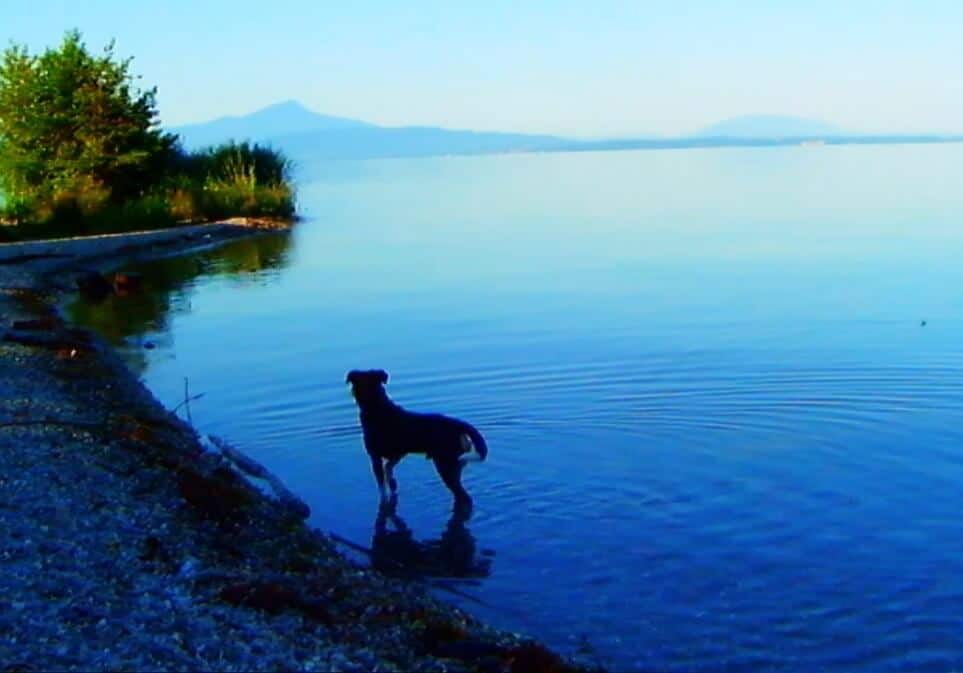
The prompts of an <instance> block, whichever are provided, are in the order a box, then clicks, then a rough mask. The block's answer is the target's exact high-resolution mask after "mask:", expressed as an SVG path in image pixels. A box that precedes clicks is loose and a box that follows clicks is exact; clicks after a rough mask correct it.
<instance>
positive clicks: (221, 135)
mask: <svg viewBox="0 0 963 673" xmlns="http://www.w3.org/2000/svg"><path fill="white" fill-rule="evenodd" d="M371 126H372V125H371V124H368V123H367V122H363V121H360V120H357V119H348V118H345V117H333V116H330V115H323V114H318V113H317V112H314V111H313V110H309V109H308V108H307V107H305V106H304V104H303V103H301V102H300V101H297V100H293V99H290V100H285V101H280V102H278V103H272V104H271V105H268V106H266V107H263V108H261V109H259V110H255V111H254V112H251V113H249V114H246V115H241V116H236V117H220V118H218V119H213V120H211V121H207V122H201V123H198V124H189V125H186V126H180V127H177V128H173V129H171V130H172V131H173V132H174V133H176V134H177V135H179V136H180V138H181V142H182V143H183V144H184V146H185V147H187V148H198V147H204V146H208V145H216V144H219V143H223V142H227V141H229V140H236V141H243V140H253V141H260V142H263V141H264V140H265V139H269V138H276V137H278V136H283V135H291V134H295V133H306V132H311V131H331V130H336V129H348V128H368V127H371Z"/></svg>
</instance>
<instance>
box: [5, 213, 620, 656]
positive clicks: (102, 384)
mask: <svg viewBox="0 0 963 673" xmlns="http://www.w3.org/2000/svg"><path fill="white" fill-rule="evenodd" d="M279 229H280V230H284V229H290V227H289V226H285V227H279V226H277V225H276V224H272V225H270V226H267V225H265V224H264V223H239V222H236V221H234V222H231V221H229V222H219V223H211V224H204V225H193V226H189V227H183V228H177V229H170V230H160V231H152V232H140V233H129V234H116V235H110V236H108V237H96V238H93V239H84V238H81V239H57V240H54V241H40V242H31V243H11V244H3V245H0V316H2V318H0V447H2V448H3V449H5V450H0V493H2V494H3V496H4V497H3V498H2V500H0V527H4V528H5V529H6V530H7V531H10V533H9V537H8V542H7V544H6V545H4V546H3V547H2V548H0V567H2V569H3V578H2V579H0V589H2V590H0V615H8V617H0V662H3V663H4V665H6V666H7V669H5V670H91V669H105V670H118V669H125V670H146V669H150V670H184V669H193V670H277V669H287V670H320V671H327V670H344V671H349V670H355V671H361V670H382V671H393V670H396V671H409V670H411V671H442V670H445V671H479V672H481V671H484V672H485V673H496V672H498V671H506V672H507V671H511V672H517V673H521V672H522V671H526V672H527V671H540V672H545V673H553V672H559V673H560V672H563V671H573V672H574V671H588V670H601V669H600V668H599V667H598V665H597V664H596V663H595V662H587V661H581V662H578V661H574V660H571V659H566V658H562V657H560V656H559V655H557V654H555V653H553V652H551V651H550V650H548V649H547V648H545V647H544V646H542V645H540V644H539V643H537V642H536V641H535V640H531V639H528V638H523V637H522V636H519V635H517V634H512V633H507V632H504V631H498V630H495V629H493V628H491V627H489V626H487V625H486V624H484V623H482V622H480V621H478V620H476V619H475V618H473V617H472V616H471V615H470V614H468V613H466V612H465V611H463V610H461V609H459V608H456V607H454V606H452V605H450V604H448V603H445V602H444V601H441V600H439V599H437V598H435V597H433V596H432V595H431V594H430V593H429V592H428V590H427V588H425V587H424V586H422V585H420V584H417V583H414V582H406V581H403V580H400V579H396V578H389V577H386V576H384V575H381V574H380V573H378V572H377V571H374V570H372V569H368V568H366V567H365V566H363V565H360V564H358V563H355V562H353V561H351V560H350V559H349V558H348V557H347V556H346V555H345V554H344V553H342V552H341V551H340V549H339V548H338V547H337V546H336V541H335V540H333V539H332V538H331V537H330V536H328V535H326V534H324V533H322V532H320V531H318V530H316V529H311V528H309V527H308V526H307V525H306V524H305V522H304V519H305V518H306V516H307V513H306V512H305V511H303V510H302V509H300V508H298V507H297V506H296V503H295V506H292V505H291V501H290V500H288V501H286V500H285V499H284V498H283V497H272V496H271V495H270V494H268V493H266V492H265V490H264V489H263V488H260V487H259V486H258V484H257V483H255V482H254V481H253V480H252V479H251V478H250V477H251V473H250V472H247V474H245V472H246V471H245V470H244V469H243V465H241V468H242V469H238V465H239V464H241V463H243V460H242V461H241V462H240V463H238V462H237V461H235V460H231V457H230V455H227V454H226V453H224V452H223V451H219V450H218V449H217V447H213V446H211V445H210V443H209V442H205V441H202V439H203V438H202V436H200V435H199V434H198V433H197V431H196V430H195V429H194V428H193V427H191V426H190V425H188V424H187V423H186V422H185V421H183V420H181V419H180V418H179V417H178V416H176V415H175V414H174V413H173V412H171V411H169V410H167V409H165V408H164V407H163V406H162V405H161V404H160V402H159V401H158V400H157V399H156V398H155V397H154V395H153V394H152V393H151V392H150V391H149V390H148V389H147V388H146V387H145V386H144V385H143V384H142V383H141V382H140V381H139V380H138V379H137V377H136V376H135V375H134V374H133V373H132V372H131V371H130V370H129V369H128V368H127V367H126V365H125V364H124V363H123V362H122V360H121V359H120V357H119V355H118V354H117V353H116V352H115V351H114V350H113V349H112V348H111V347H110V346H109V345H107V344H106V342H104V341H103V340H102V339H101V338H100V337H99V336H97V335H95V334H93V333H91V332H89V331H87V330H82V329H77V328H75V327H73V326H72V325H70V324H69V323H67V322H65V321H64V319H63V317H62V316H61V314H60V312H59V311H58V305H59V302H60V300H61V299H62V297H63V296H64V294H65V293H66V292H68V291H71V290H73V289H74V286H73V281H74V280H75V278H76V274H78V273H84V272H89V271H90V270H91V269H95V270H98V271H101V272H103V271H106V270H108V269H110V268H116V267H117V266H119V265H121V264H123V263H136V262H139V261H145V260H147V259H152V258H157V257H164V256H172V255H180V254H189V253H191V252H195V251H198V250H202V249H205V248H208V247H214V246H217V245H221V244H223V243H226V242H228V241H230V240H234V239H237V238H240V237H246V236H257V235H262V234H267V233H276V232H277V231H279ZM248 467H250V466H248ZM252 469H254V471H255V472H256V471H257V470H256V467H255V468H252ZM268 481H269V482H270V479H269V480H268ZM277 486H280V487H281V489H282V491H283V485H277ZM274 493H275V495H277V496H280V495H281V494H280V493H279V491H278V489H277V488H275V490H274ZM11 666H14V667H19V668H11Z"/></svg>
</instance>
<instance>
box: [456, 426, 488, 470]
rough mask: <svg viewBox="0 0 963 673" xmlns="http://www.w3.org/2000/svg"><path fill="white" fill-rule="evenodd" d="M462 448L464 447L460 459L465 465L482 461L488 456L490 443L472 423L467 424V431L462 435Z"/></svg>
mask: <svg viewBox="0 0 963 673" xmlns="http://www.w3.org/2000/svg"><path fill="white" fill-rule="evenodd" d="M461 448H462V449H463V451H462V454H461V456H459V458H458V460H460V461H461V463H462V464H463V465H464V464H466V463H480V462H482V461H483V460H485V458H487V457H488V444H487V443H486V442H485V438H484V437H482V436H481V433H480V432H478V430H476V429H475V428H473V427H471V426H470V425H466V426H465V432H464V433H462V436H461Z"/></svg>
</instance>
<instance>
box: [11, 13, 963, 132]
mask: <svg viewBox="0 0 963 673" xmlns="http://www.w3.org/2000/svg"><path fill="white" fill-rule="evenodd" d="M71 28H78V29H79V30H81V31H82V33H83V35H84V38H85V41H86V42H87V45H88V46H89V47H90V48H91V49H96V50H99V49H100V48H101V47H102V46H103V45H105V44H106V43H107V42H108V41H109V40H110V39H115V40H116V51H117V53H118V54H119V55H121V56H130V57H133V70H134V72H136V73H138V74H139V75H141V76H142V77H143V80H142V81H143V83H144V84H145V85H148V86H151V85H156V86H157V87H158V105H159V108H160V111H161V117H162V120H163V122H164V123H165V124H168V125H179V124H184V123H189V122H196V121H204V120H207V119H211V118H215V117H219V116H223V115H237V114H245V113H247V112H251V111H254V110H256V109H258V108H261V107H264V106H266V105H269V104H271V103H275V102H278V101H283V100H291V99H294V100H298V101H300V102H302V103H303V104H305V105H306V106H307V107H309V108H311V109H313V110H315V111H317V112H322V113H325V114H332V115H338V116H345V117H353V118H358V119H363V120H366V121H370V122H374V123H378V124H384V125H392V126H396V125H406V124H421V125H434V126H444V127H449V128H470V129H477V130H502V131H519V132H544V133H555V134H565V135H570V136H578V137H602V136H626V135H652V136H663V135H668V136H671V135H680V134H685V133H689V132H693V131H697V130H699V129H700V128H702V127H705V126H707V125H709V124H712V123H714V122H717V121H720V120H722V119H726V118H730V117H735V116H740V115H745V114H786V115H793V116H800V117H808V118H813V119H819V120H822V121H826V122H829V123H832V124H834V125H836V126H838V127H840V128H841V129H843V130H846V131H853V132H897V133H900V132H903V133H905V132H938V133H960V132H963V77H961V76H960V72H961V70H963V2H959V0H918V1H916V2H894V1H887V0H846V1H845V2H840V1H839V0H806V1H805V2H787V1H778V0H765V1H761V0H759V1H757V0H745V1H743V2H725V0H707V1H703V0H690V1H688V2H684V1H683V0H674V1H672V2H662V1H661V0H656V1H652V2H645V1H642V0H636V1H626V2H621V1H616V0H594V1H592V2H588V1H586V2H578V3H576V2H566V1H565V0H554V1H550V0H526V1H525V2H519V1H518V0H512V1H503V0H486V1H484V2H475V3H467V2H429V1H427V0H407V2H365V1H364V0H357V1H352V2H333V1H331V0H272V1H271V2H265V1H264V0H256V1H253V2H252V1H250V0H163V1H156V0H138V1H137V2H133V1H131V0H84V1H83V2H79V1H78V0H2V2H0V42H2V43H3V44H4V45H6V44H9V43H10V42H11V41H13V42H17V43H20V44H25V45H27V46H28V47H29V48H30V49H32V50H40V49H43V48H45V47H48V46H54V45H56V44H57V43H59V41H60V40H61V38H62V37H63V33H64V32H65V31H66V30H68V29H71Z"/></svg>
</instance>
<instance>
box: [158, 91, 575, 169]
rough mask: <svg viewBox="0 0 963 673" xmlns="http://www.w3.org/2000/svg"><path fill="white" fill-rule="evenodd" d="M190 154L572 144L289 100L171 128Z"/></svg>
mask: <svg viewBox="0 0 963 673" xmlns="http://www.w3.org/2000/svg"><path fill="white" fill-rule="evenodd" d="M170 130H171V131H172V132H174V133H177V134H178V135H179V136H180V137H181V142H182V143H183V145H184V147H186V148H187V149H197V148H200V147H206V146H209V145H216V144H218V143H222V142H226V141H229V140H237V141H242V140H251V141H254V142H259V143H267V144H270V145H272V146H274V147H277V148H278V149H281V150H283V151H284V152H285V153H286V154H288V156H290V157H292V158H294V159H296V160H297V159H308V158H310V159H380V158H389V157H423V156H437V155H443V154H490V153H503V152H534V151H544V150H550V149H560V148H561V147H562V146H563V145H566V144H567V143H570V141H567V140H564V139H562V138H556V137H554V136H547V135H527V134H523V133H495V132H478V131H459V130H451V129H443V128H438V127H434V126H398V127H390V126H377V125H375V124H369V123H367V122H363V121H359V120H356V119H345V118H343V117H330V116H327V115H322V114H318V113H316V112H312V111H311V110H308V109H307V108H306V107H304V106H303V105H301V104H300V103H297V102H294V101H288V102H286V103H278V104H276V105H271V106H270V107H266V108H264V109H262V110H258V111H257V112H253V113H251V114H249V115H245V116H243V117H222V118H220V119H215V120H213V121H209V122H204V123H200V124H191V125H189V126H181V127H175V128H171V129H170Z"/></svg>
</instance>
